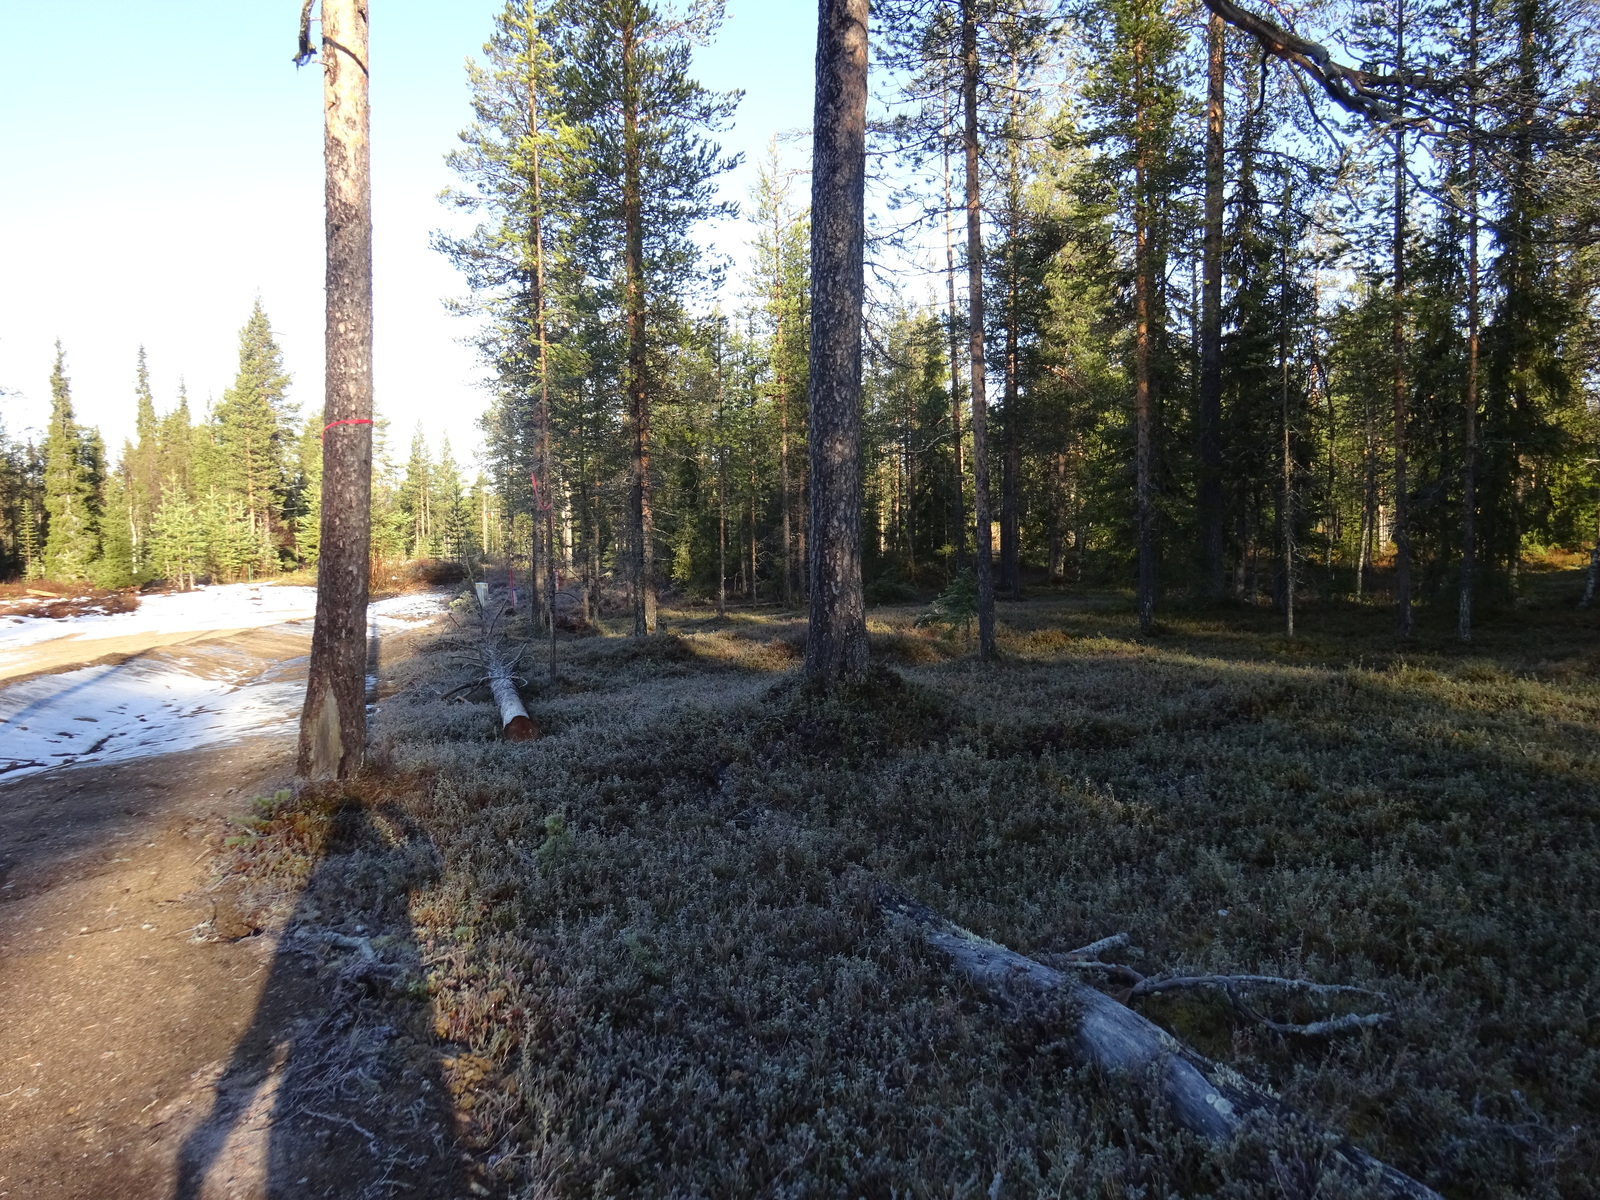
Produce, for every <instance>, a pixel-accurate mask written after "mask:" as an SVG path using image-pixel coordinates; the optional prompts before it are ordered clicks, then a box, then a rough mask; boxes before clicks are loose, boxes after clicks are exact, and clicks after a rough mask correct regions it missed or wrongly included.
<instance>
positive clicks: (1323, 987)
mask: <svg viewBox="0 0 1600 1200" xmlns="http://www.w3.org/2000/svg"><path fill="white" fill-rule="evenodd" d="M878 899H879V905H880V907H881V908H882V909H883V911H884V913H885V915H886V916H887V917H888V918H889V919H890V920H892V921H896V922H899V923H901V924H902V925H905V926H908V927H910V928H912V929H914V930H915V931H916V932H917V933H918V934H920V935H921V937H922V938H923V939H924V940H925V941H926V942H927V943H928V945H930V946H932V947H933V948H934V949H936V950H939V951H940V952H942V953H943V954H945V955H946V956H947V957H948V958H949V959H950V962H951V965H952V966H954V967H955V968H956V970H958V971H959V972H961V974H963V975H965V976H966V977H967V979H969V980H970V981H971V982H972V983H973V984H975V985H976V986H977V987H978V988H979V989H980V990H982V991H983V992H984V993H986V994H987V995H989V996H990V997H991V998H992V999H994V1000H995V1001H996V1002H998V1003H999V1004H1000V1005H1001V1007H1002V1008H1005V1009H1008V1010H1010V1011H1013V1012H1018V1013H1022V1012H1028V1011H1031V1010H1037V1009H1038V1008H1039V1007H1041V1006H1042V1005H1044V1004H1048V1003H1050V1002H1052V1001H1053V1002H1056V1003H1060V1002H1061V1001H1065V1002H1066V1003H1067V1004H1068V1005H1070V1006H1071V1007H1072V1008H1073V1009H1075V1010H1076V1011H1077V1013H1078V1014H1079V1016H1078V1028H1077V1032H1076V1035H1075V1037H1074V1039H1073V1042H1072V1044H1073V1046H1074V1048H1075V1050H1076V1052H1077V1055H1078V1057H1079V1058H1080V1059H1081V1060H1082V1061H1083V1062H1085V1063H1087V1064H1089V1065H1091V1066H1093V1067H1096V1068H1098V1069H1099V1070H1102V1071H1105V1072H1107V1073H1108V1074H1114V1075H1117V1076H1120V1077H1124V1078H1128V1079H1146V1080H1151V1081H1153V1084H1154V1087H1155V1088H1156V1091H1157V1092H1158V1094H1159V1098H1160V1100H1161V1101H1163V1102H1164V1103H1165V1104H1166V1105H1167V1106H1168V1107H1169V1108H1170V1110H1171V1112H1172V1115H1173V1118H1174V1119H1175V1120H1176V1121H1177V1123H1178V1124H1179V1125H1180V1126H1182V1127H1183V1128H1184V1129H1186V1130H1188V1131H1189V1132H1191V1133H1193V1134H1196V1135H1197V1136H1199V1137H1200V1138H1202V1139H1204V1140H1205V1141H1207V1142H1210V1143H1212V1144H1214V1145H1221V1144H1224V1143H1226V1142H1228V1141H1229V1140H1230V1139H1232V1138H1233V1137H1234V1136H1235V1135H1236V1134H1238V1133H1239V1132H1240V1131H1241V1130H1242V1129H1243V1128H1244V1127H1245V1125H1246V1123H1247V1122H1249V1121H1250V1120H1252V1119H1260V1118H1263V1117H1265V1118H1267V1119H1271V1120H1277V1121H1297V1122H1304V1121H1305V1118H1304V1117H1303V1116H1301V1114H1299V1113H1297V1112H1295V1111H1294V1110H1293V1109H1291V1108H1290V1107H1289V1106H1288V1105H1286V1104H1284V1103H1283V1101H1281V1100H1279V1099H1278V1098H1277V1097H1275V1096H1273V1095H1271V1094H1269V1093H1268V1092H1267V1091H1265V1090H1264V1089H1263V1088H1260V1087H1258V1086H1257V1085H1255V1084H1253V1083H1251V1082H1250V1081H1249V1080H1248V1079H1246V1078H1244V1076H1242V1075H1240V1074H1239V1073H1238V1072H1237V1071H1234V1070H1232V1069H1231V1068H1229V1067H1227V1066H1224V1065H1222V1064H1220V1063H1214V1062H1212V1061H1211V1060H1210V1059H1208V1058H1206V1057H1204V1056H1203V1055H1201V1054H1199V1053H1197V1052H1196V1051H1195V1050H1193V1049H1191V1048H1190V1047H1189V1046H1186V1045H1184V1044H1183V1043H1182V1042H1180V1041H1179V1040H1178V1039H1177V1038H1175V1037H1173V1036H1172V1035H1171V1034H1170V1033H1168V1032H1167V1031H1166V1030H1164V1029H1162V1028H1161V1027H1160V1026H1159V1025H1156V1024H1155V1023H1153V1022H1151V1021H1149V1020H1147V1019H1146V1018H1144V1017H1142V1016H1140V1015H1139V1014H1138V1013H1136V1012H1134V1011H1133V1009H1131V1008H1129V1007H1128V1006H1127V1005H1124V1004H1121V1003H1119V1002H1118V1001H1117V1000H1115V999H1113V998H1112V997H1111V996H1108V995H1106V994H1105V993H1104V992H1101V991H1097V990H1096V989H1095V988H1092V987H1089V986H1088V985H1087V984H1084V983H1081V982H1079V981H1078V980H1077V979H1076V978H1074V976H1073V975H1069V974H1067V973H1066V972H1064V971H1058V970H1056V969H1055V968H1053V967H1049V966H1046V965H1045V964H1044V963H1042V962H1039V961H1037V960H1036V959H1032V958H1028V957H1026V956H1024V955H1021V954H1018V953H1017V952H1016V951H1015V950H1010V949H1007V948H1006V947H1005V946H1002V945H999V944H998V943H996V942H991V941H989V940H988V939H986V938H982V937H979V936H978V935H977V934H975V933H973V932H971V931H970V930H967V929H963V928H962V927H961V926H959V925H957V924H955V923H954V922H952V921H949V920H947V919H945V918H944V917H942V916H940V915H939V914H938V913H936V912H934V911H933V910H932V909H930V908H928V907H927V906H926V905H923V904H920V903H918V902H917V901H915V900H912V899H911V898H909V897H907V896H905V895H903V894H902V893H900V892H898V891H895V890H894V889H892V888H889V887H882V888H880V890H879V896H878ZM1126 944H1127V936H1126V935H1125V934H1116V935H1114V936H1112V937H1109V938H1103V939H1101V940H1100V941H1098V942H1094V943H1091V944H1090V945H1088V946H1084V947H1082V948H1080V949H1079V950H1075V951H1073V952H1072V953H1071V954H1069V955H1067V956H1066V958H1067V959H1068V960H1071V961H1072V962H1073V965H1074V966H1077V967H1081V968H1083V969H1085V970H1104V971H1106V972H1107V973H1110V974H1113V975H1120V976H1121V977H1122V978H1123V979H1124V980H1128V979H1129V978H1130V977H1131V979H1132V989H1131V991H1130V998H1131V997H1132V996H1134V995H1152V994H1155V993H1157V992H1162V991H1172V990H1177V989H1180V988H1199V987H1215V988H1218V989H1220V990H1222V991H1224V992H1225V993H1228V994H1229V996H1230V998H1234V997H1236V996H1237V995H1238V993H1239V992H1240V991H1242V990H1245V989H1247V988H1252V987H1266V986H1271V987H1279V988H1286V989H1288V990H1292V991H1302V992H1316V993H1322V994H1332V993H1341V994H1350V993H1360V994H1363V995H1368V996H1372V995H1375V993H1372V992H1368V991H1366V989H1362V988H1351V987H1346V986H1343V985H1338V984H1318V983H1311V982H1309V981H1306V980H1294V979H1281V978H1278V977H1276V976H1263V975H1204V976H1177V977H1170V978H1167V979H1149V978H1146V977H1145V976H1143V975H1140V974H1139V973H1138V972H1136V971H1133V970H1132V969H1131V968H1128V967H1123V966H1121V965H1120V964H1113V963H1106V962H1102V961H1100V960H1099V959H1096V958H1094V957H1093V956H1094V955H1099V954H1104V953H1106V952H1107V951H1108V950H1111V949H1114V948H1116V947H1118V946H1123V945H1126ZM1234 1002H1235V1004H1236V1005H1237V1004H1239V1001H1238V1000H1237V999H1235V1001H1234ZM1253 1015H1258V1014H1253ZM1384 1016H1385V1014H1366V1015H1362V1016H1358V1017H1355V1018H1353V1019H1346V1018H1334V1019H1332V1020H1330V1021H1324V1022H1315V1023H1312V1024H1309V1025H1287V1024H1281V1023H1276V1022H1272V1021H1269V1020H1266V1018H1259V1019H1261V1020H1262V1021H1263V1022H1264V1023H1265V1024H1266V1025H1267V1026H1268V1027H1269V1028H1275V1029H1277V1030H1279V1031H1280V1032H1285V1033H1297V1034H1303V1035H1310V1036H1319V1035H1320V1036H1326V1035H1329V1034H1333V1033H1337V1032H1341V1031H1344V1030H1348V1029H1352V1028H1359V1027H1361V1026H1363V1025H1371V1024H1375V1023H1376V1022H1378V1021H1380V1020H1382V1019H1384ZM1333 1159H1334V1163H1335V1166H1334V1169H1335V1170H1336V1171H1340V1172H1342V1173H1344V1174H1346V1175H1348V1176H1349V1177H1351V1178H1352V1179H1356V1180H1362V1181H1365V1182H1367V1183H1368V1184H1369V1185H1370V1184H1373V1183H1376V1184H1377V1185H1378V1186H1379V1187H1380V1188H1381V1190H1382V1191H1383V1192H1384V1193H1385V1194H1387V1195H1389V1196H1393V1197H1395V1198H1396V1200H1440V1197H1439V1194H1438V1193H1437V1192H1435V1191H1434V1190H1433V1189H1432V1188H1429V1187H1427V1186H1426V1185H1425V1184H1422V1183H1419V1182H1417V1181H1416V1180H1415V1179H1412V1178H1411V1177H1410V1176H1409V1175H1406V1174H1405V1173H1403V1172H1401V1171H1397V1170H1395V1168H1393V1167H1391V1166H1389V1165H1388V1164H1386V1163H1382V1162H1379V1161H1378V1160H1377V1159H1375V1158H1373V1157H1372V1156H1371V1155H1370V1154H1368V1153H1366V1151H1364V1150H1361V1149H1359V1148H1358V1147H1356V1146H1353V1145H1351V1144H1349V1143H1348V1142H1344V1141H1339V1142H1337V1143H1336V1144H1335V1146H1334V1152H1333Z"/></svg>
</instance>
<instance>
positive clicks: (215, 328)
mask: <svg viewBox="0 0 1600 1200" xmlns="http://www.w3.org/2000/svg"><path fill="white" fill-rule="evenodd" d="M499 7H500V5H499V3H497V2H496V0H447V2H445V3H440V2H439V0H432V2H430V3H423V0H371V8H372V98H373V207H374V219H375V245H374V253H375V265H374V274H375V287H376V316H377V345H376V353H377V391H378V406H379V410H380V412H382V413H383V414H384V415H386V416H387V417H389V418H390V420H391V421H392V423H393V437H394V441H395V442H396V443H398V444H397V445H395V446H394V447H393V449H394V450H395V452H396V453H398V454H400V455H401V456H403V453H404V444H405V443H406V442H407V441H409V438H410V432H411V428H412V426H413V425H414V424H415V423H416V422H417V421H418V420H419V419H420V420H422V421H423V422H424V423H425V425H426V427H427V429H428V431H429V433H430V438H436V437H437V435H438V434H440V433H448V434H449V436H450V438H451V440H452V442H454V443H455V446H456V448H457V450H458V451H462V450H465V449H466V448H467V447H469V446H470V445H472V444H473V443H475V442H476V440H477V431H476V427H475V424H474V422H475V420H476V418H477V415H478V414H479V413H480V412H481V411H482V408H483V404H484V393H483V392H482V391H481V390H479V389H478V388H477V387H476V386H475V380H476V379H477V378H478V374H479V372H478V369H477V366H476V363H475V362H474V360H473V355H472V352H471V351H469V350H467V349H466V348H465V347H463V346H461V345H460V344H459V343H458V341H457V339H458V338H459V337H461V336H462V335H463V334H464V333H465V332H466V325H465V323H464V322H463V320H462V319H461V318H453V317H450V316H448V315H447V314H446V313H445V312H444V309H443V306H442V303H441V301H442V300H443V299H444V298H445V297H448V296H454V295H459V294H460V293H461V291H462V288H461V286H460V283H459V280H458V278H457V276H456V275H455V273H454V272H453V270H452V269H451V268H450V267H449V265H448V264H447V263H446V262H444V260H443V259H442V258H441V257H440V256H439V255H437V254H435V253H434V252H433V251H431V250H430V249H429V248H428V235H429V232H430V231H431V230H433V229H436V228H439V227H440V226H441V225H443V224H444V223H445V222H446V221H447V220H448V219H449V214H448V213H447V212H446V210H445V209H444V208H443V207H442V206H440V205H439V204H438V203H437V201H436V199H435V197H436V196H437V195H438V193H439V191H440V189H441V188H443V187H445V186H446V185H447V184H448V183H449V182H450V179H449V173H448V172H447V171H446V169H445V167H444V163H443V156H444V154H445V152H446V151H448V150H449V149H450V148H451V146H452V145H453V144H454V142H455V135H456V133H457V131H458V130H459V129H460V128H461V126H462V125H464V124H465V123H466V121H467V118H468V109H467V93H466V86H465V76H464V73H463V71H462V63H463V61H464V60H465V59H466V57H467V56H468V55H469V54H476V53H477V52H478V50H479V49H480V47H481V46H482V43H483V41H484V40H485V38H486V37H487V36H488V33H489V30H490V24H491V20H492V18H493V15H494V13H495V12H496V11H498V9H499ZM298 14H299V4H298V3H296V2H295V0H222V2H221V3H218V0H208V2H206V3H201V2H200V0H161V2H160V3H159V4H130V3H128V2H127V0H78V2H77V3H74V4H73V5H71V6H70V7H64V6H59V5H50V4H37V3H35V4H26V3H22V2H20V0H9V2H7V3H4V4H0V44H3V45H5V46H8V47H10V48H11V53H10V54H9V55H8V58H7V65H6V70H5V71H4V72H0V162H3V163H4V164H5V173H4V179H5V184H4V187H0V228H3V230H4V233H3V235H0V388H8V389H12V390H13V392H15V393H17V394H13V395H8V396H6V397H4V399H0V414H3V418H4V421H5V425H6V428H7V430H8V431H9V432H11V433H12V434H15V433H17V432H18V431H19V430H20V429H22V428H25V427H28V426H32V427H34V428H35V429H37V428H39V427H41V426H42V425H43V424H44V421H45V419H46V417H47V414H48V398H49V389H48V385H47V376H48V374H49V370H50V362H51V356H52V345H53V343H54V341H55V339H56V338H57V337H58V336H59V337H60V338H61V340H62V342H63V344H64V346H65V348H66V351H67V361H68V372H69V375H70V376H71V379H72V383H73V396H74V400H75V403H76V405H77V411H78V418H79V420H80V421H82V422H84V423H86V424H97V425H99V426H100V427H101V429H102V431H103V432H104V433H105V435H106V438H107V441H108V443H109V444H110V446H111V448H112V450H113V453H115V452H116V450H117V448H118V447H120V445H121V442H122V439H123V437H125V436H127V434H128V433H129V432H131V427H132V389H133V368H134V355H135V352H136V349H137V347H138V346H139V344H140V343H143V344H144V345H145V346H146V348H147V350H148V353H149V355H150V366H151V374H152V378H153V382H154V386H155V390H156V402H157V406H158V407H159V408H161V409H163V410H165V409H166V408H168V407H170V405H171V404H172V403H173V400H174V398H175V395H176V390H177V385H178V379H179V376H180V375H182V376H185V377H186V378H187V381H188V386H189V395H190V403H191V405H192V406H193V408H194V409H195V410H196V411H198V410H200V409H201V408H202V407H203V405H204V403H205V400H206V398H207V396H208V395H217V394H220V393H221V391H222V389H223V388H225V387H226V386H228V384H229V383H230V382H231V380H232V377H233V372H234V369H235V365H236V361H237V331H238V328H239V326H240V325H242V324H243V323H244V320H245V317H246V316H247V315H248V312H249V308H250V304H251V301H252V298H253V297H254V296H255V295H257V294H258V293H259V294H260V296H261V297H262V301H263V303H264V304H265V306H266V309H267V312H268V314H269V315H270V316H271V318H272V321H273V325H274V327H275V329H276V330H277V331H278V334H279V337H280V341H281V343H282V345H283V348H284V353H285V357H286V359H287V363H288V367H289V370H290V371H291V372H292V374H293V376H294V389H293V397H294V399H296V400H298V401H299V402H300V404H301V405H302V407H303V409H304V410H305V411H311V410H313V409H316V410H320V407H321V392H322V157H321V147H322V137H321V108H320V101H321V75H320V71H319V69H318V68H316V67H315V66H313V67H308V68H306V69H304V70H301V71H296V70H295V68H294V66H293V65H292V64H291V63H290V61H289V60H290V57H291V55H292V53H293V49H294V38H295V22H296V20H297V17H298ZM815 38H816V6H815V4H814V3H812V2H811V0H765V2H763V0H729V3H728V20H727V22H726V23H725V25H724V26H723V28H722V31H721V33H720V34H719V36H718V38H717V40H716V42H715V43H714V44H713V45H712V46H711V47H709V48H706V49H703V50H701V51H700V52H698V54H697V59H696V64H697V65H696V74H697V77H698V78H699V79H700V80H701V82H703V83H705V84H706V85H707V86H709V87H713V88H716V89H719V90H723V89H729V88H735V87H742V88H743V89H744V90H745V93H746V96H745V100H744V103H743V104H742V105H741V106H740V110H739V114H738V117H737V123H736V127H735V128H734V129H733V130H732V131H730V132H729V133H728V134H726V135H725V136H724V138H723V142H724V145H725V147H726V148H727V149H729V150H742V151H744V152H745V154H746V157H747V160H754V159H756V158H759V157H760V155H761V153H762V151H763V149H764V147H765V145H766V142H767V139H768V138H769V137H770V136H771V135H772V134H773V133H774V132H776V131H778V130H782V129H794V128H797V127H803V126H806V125H809V123H810V118H811V70H812V55H813V53H814V48H815ZM753 179H754V171H753V163H752V162H750V161H747V165H746V167H745V168H744V169H742V170H741V171H740V172H738V173H737V174H736V175H734V176H731V177H728V178H726V179H725V180H724V182H723V187H724V194H725V195H727V196H730V197H732V198H736V199H739V200H741V201H743V200H744V199H745V196H746V193H747V191H748V188H749V185H750V183H751V182H752V181H753ZM802 195H803V192H802ZM708 236H712V237H714V238H715V240H716V241H717V242H718V243H720V244H721V245H723V246H724V247H725V248H727V249H728V250H730V251H732V250H733V249H734V248H736V247H737V246H738V245H739V244H740V243H742V241H743V239H744V238H745V236H746V231H745V230H744V229H743V228H735V229H727V230H721V231H717V232H715V233H710V234H708Z"/></svg>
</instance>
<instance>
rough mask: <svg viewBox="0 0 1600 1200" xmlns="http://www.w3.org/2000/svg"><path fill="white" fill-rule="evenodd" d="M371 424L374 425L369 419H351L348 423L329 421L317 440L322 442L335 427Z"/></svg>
mask: <svg viewBox="0 0 1600 1200" xmlns="http://www.w3.org/2000/svg"><path fill="white" fill-rule="evenodd" d="M371 424H372V421H371V420H370V419H369V418H367V417H351V418H350V419H349V420H347V421H329V422H328V423H327V424H326V425H324V426H323V427H322V432H321V433H319V434H318V435H317V440H318V441H321V440H322V439H323V438H325V437H327V436H328V430H330V429H332V428H333V427H334V426H335V425H371Z"/></svg>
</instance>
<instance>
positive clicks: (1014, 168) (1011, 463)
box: [1000, 64, 1022, 600]
mask: <svg viewBox="0 0 1600 1200" xmlns="http://www.w3.org/2000/svg"><path fill="white" fill-rule="evenodd" d="M1011 87H1012V90H1013V95H1016V94H1017V92H1016V88H1017V69H1016V66H1015V64H1013V66H1012V69H1011ZM1009 133H1010V139H1009V142H1008V144H1007V146H1006V160H1007V168H1008V170H1007V180H1006V184H1007V186H1006V216H1007V222H1006V223H1007V226H1008V228H1007V230H1006V235H1007V242H1008V243H1009V244H1008V245H1007V247H1006V382H1005V388H1006V423H1005V438H1006V441H1005V456H1004V458H1003V460H1002V462H1001V472H1000V590H1001V591H1002V592H1003V593H1005V594H1006V595H1007V596H1009V597H1011V598H1012V599H1013V600H1020V599H1021V598H1022V547H1021V545H1020V539H1021V534H1022V530H1021V528H1020V524H1021V519H1022V514H1021V508H1022V502H1021V501H1022V497H1021V491H1022V430H1021V424H1022V414H1021V412H1020V411H1019V409H1020V407H1021V403H1022V401H1021V396H1020V391H1021V389H1020V387H1019V383H1018V379H1017V340H1018V330H1019V326H1020V324H1021V321H1022V314H1021V312H1020V307H1021V300H1020V297H1019V295H1018V289H1019V287H1020V284H1019V281H1018V279H1017V240H1018V238H1019V237H1020V236H1021V235H1020V233H1019V230H1018V225H1019V220H1018V218H1019V215H1020V210H1021V208H1022V197H1021V196H1020V195H1019V194H1018V189H1019V188H1020V186H1021V184H1020V175H1021V172H1020V170H1019V167H1018V164H1017V137H1018V131H1017V130H1016V129H1011V130H1010V131H1009Z"/></svg>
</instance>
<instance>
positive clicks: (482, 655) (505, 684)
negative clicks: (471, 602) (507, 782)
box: [440, 583, 539, 742]
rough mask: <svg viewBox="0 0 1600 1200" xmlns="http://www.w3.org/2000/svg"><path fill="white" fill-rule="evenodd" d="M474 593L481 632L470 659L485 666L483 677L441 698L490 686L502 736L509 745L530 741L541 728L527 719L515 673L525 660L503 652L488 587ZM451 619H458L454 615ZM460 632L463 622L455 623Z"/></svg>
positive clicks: (475, 588)
mask: <svg viewBox="0 0 1600 1200" xmlns="http://www.w3.org/2000/svg"><path fill="white" fill-rule="evenodd" d="M472 594H473V597H474V599H475V600H476V601H477V605H476V607H477V612H478V629H477V644H476V646H475V647H474V650H473V651H472V652H469V654H468V657H469V658H470V659H475V660H476V661H477V662H478V664H479V665H481V666H482V667H483V675H482V676H481V677H479V678H477V679H474V680H472V681H471V682H470V683H464V684H462V685H461V686H460V687H457V688H453V689H451V690H450V691H449V692H446V693H445V694H444V695H443V696H442V697H440V699H443V700H448V699H450V698H451V697H452V696H455V695H457V694H459V693H461V692H464V691H470V690H471V689H473V688H475V687H481V686H483V685H484V684H487V685H488V687H489V692H490V694H491V695H492V696H493V697H494V702H495V704H496V705H497V706H498V707H499V709H500V736H501V737H503V738H505V740H506V741H508V742H531V741H533V739H534V738H536V737H538V736H539V727H538V726H537V725H535V724H534V723H533V718H531V717H530V716H528V709H527V706H526V705H524V704H523V703H522V696H521V695H520V694H518V692H517V678H516V675H515V674H514V672H515V671H516V667H517V661H518V659H520V658H521V657H522V654H521V652H520V651H519V652H518V653H517V654H515V655H513V656H512V657H510V658H507V657H506V656H505V655H504V654H503V653H501V650H500V636H499V635H500V629H499V626H500V619H499V618H500V616H501V615H503V614H501V613H498V612H496V610H495V606H492V605H491V604H490V603H489V588H488V585H487V584H483V583H476V584H474V585H473V588H472ZM451 620H453V621H454V620H455V614H454V612H452V613H451ZM456 627H457V628H458V629H459V628H460V627H461V623H460V622H459V621H457V622H456Z"/></svg>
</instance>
